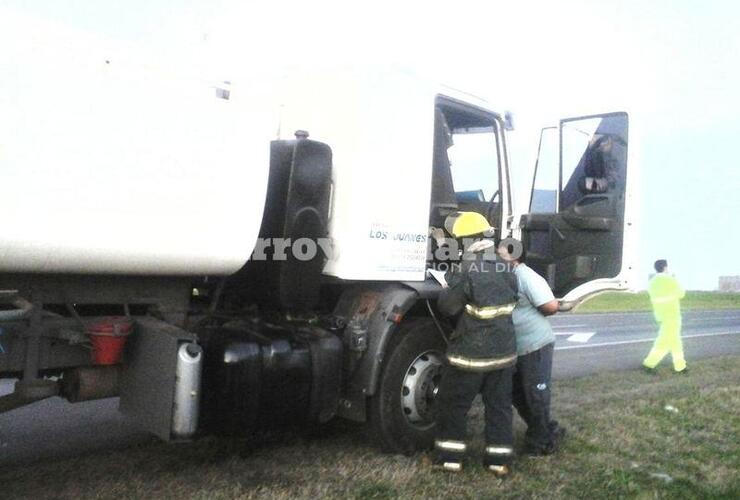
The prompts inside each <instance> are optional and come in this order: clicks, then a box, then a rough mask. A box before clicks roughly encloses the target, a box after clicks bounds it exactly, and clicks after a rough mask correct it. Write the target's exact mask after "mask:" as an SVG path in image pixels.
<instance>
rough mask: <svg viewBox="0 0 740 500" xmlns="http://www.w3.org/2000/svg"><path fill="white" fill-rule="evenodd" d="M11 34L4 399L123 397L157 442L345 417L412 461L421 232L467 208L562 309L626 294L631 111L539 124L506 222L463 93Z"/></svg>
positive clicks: (428, 426) (427, 317)
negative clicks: (512, 246)
mask: <svg viewBox="0 0 740 500" xmlns="http://www.w3.org/2000/svg"><path fill="white" fill-rule="evenodd" d="M29 36H30V38H31V41H30V42H29V43H27V44H18V43H13V41H10V40H2V38H1V37H2V35H0V41H1V42H2V46H3V50H2V53H0V75H2V77H0V210H2V213H3V214H5V217H4V219H3V228H2V231H0V346H1V347H2V348H1V349H0V377H2V378H14V379H17V382H16V384H15V392H14V393H13V394H10V395H7V396H4V397H2V398H0V411H12V410H13V409H14V408H17V407H18V406H21V405H25V404H30V403H33V402H35V401H38V400H40V399H44V398H48V397H52V396H63V397H66V398H67V399H69V400H70V401H73V402H76V401H84V400H88V399H95V398H102V397H110V396H120V408H121V411H123V412H124V413H126V414H128V415H130V416H131V417H132V418H134V419H136V420H137V421H138V422H139V423H140V424H141V425H142V426H143V427H144V428H146V429H147V430H149V431H151V432H152V433H154V434H156V435H158V436H160V437H162V438H163V439H167V440H170V439H188V438H191V437H192V436H193V435H194V434H196V432H198V431H199V429H200V431H199V432H209V431H214V430H215V431H219V432H221V431H223V432H250V431H251V430H253V429H255V428H258V427H260V426H264V425H275V424H284V423H285V424H288V423H294V422H305V423H314V424H321V423H324V422H327V421H328V420H330V419H332V418H334V417H343V418H346V419H349V420H353V421H356V422H366V423H369V428H370V429H371V430H372V432H373V433H374V434H375V436H376V439H377V440H378V441H379V442H380V443H382V445H383V447H384V448H385V449H388V450H393V451H409V450H413V449H416V448H419V447H423V446H426V445H428V444H429V443H430V440H431V438H432V434H433V431H434V425H433V418H432V415H433V413H434V395H435V392H436V384H437V381H438V376H439V367H440V364H441V360H442V356H441V353H442V351H443V350H444V347H445V338H446V334H447V332H448V331H449V324H448V323H447V322H446V320H445V319H444V318H441V317H439V316H438V315H437V314H436V308H435V298H436V296H437V294H438V293H439V291H440V289H441V287H440V285H439V284H438V283H437V281H435V280H434V279H433V278H432V277H430V275H429V274H428V273H427V270H428V269H429V268H431V267H436V268H438V269H444V266H445V265H448V264H449V262H447V261H445V259H446V258H445V257H443V256H440V255H438V254H437V253H436V252H432V251H431V249H432V247H431V243H430V242H429V241H428V234H429V230H430V227H442V226H443V222H444V219H445V217H446V216H447V215H449V214H451V213H453V212H456V211H476V212H479V213H481V214H484V215H485V216H486V217H487V218H488V220H489V221H490V223H491V224H492V225H493V226H494V227H495V228H496V233H497V234H496V238H498V239H502V238H507V237H510V236H513V237H517V238H521V239H522V241H523V245H524V247H525V249H526V252H527V262H528V263H529V265H530V266H531V267H533V268H534V269H536V270H537V271H538V272H540V273H541V274H542V275H543V276H545V277H546V279H547V280H548V281H549V283H550V284H551V286H552V287H553V289H554V290H555V292H556V294H557V295H558V296H559V297H562V302H561V303H562V308H563V309H567V308H569V307H572V306H573V305H575V304H576V303H578V302H579V301H580V300H582V299H583V298H584V297H586V296H589V295H592V294H594V293H598V292H600V291H603V290H619V289H626V288H628V287H629V286H630V282H629V277H630V274H631V269H632V263H631V262H630V261H629V259H628V257H629V253H630V252H629V248H630V247H631V246H632V243H631V241H632V240H631V238H632V236H631V234H632V232H633V230H634V226H633V224H632V222H633V215H632V214H631V212H630V203H629V200H630V194H629V193H630V189H628V184H630V183H633V180H632V179H633V178H634V162H633V161H632V159H631V155H632V153H631V150H629V149H628V148H627V143H628V115H627V113H624V112H618V113H608V114H603V115H593V116H587V117H582V118H577V119H568V120H563V121H561V122H560V124H559V126H558V127H555V128H553V129H551V130H550V132H554V136H555V137H556V138H557V141H556V143H555V147H556V149H559V154H558V155H557V158H556V160H557V161H554V162H550V163H547V164H546V162H545V161H544V159H543V160H542V161H540V162H538V166H537V168H536V169H535V170H536V173H535V179H534V181H533V189H532V200H531V203H530V209H531V213H526V214H521V215H519V214H517V215H516V216H515V213H514V211H513V201H512V195H513V193H512V189H511V182H510V177H509V175H510V173H509V171H510V166H509V160H508V154H507V144H506V130H505V129H506V123H505V120H504V117H502V115H500V114H498V113H496V112H495V111H493V110H492V109H491V108H490V107H489V106H488V105H487V104H486V103H485V102H483V101H481V100H479V99H477V98H474V97H472V96H470V95H467V94H463V93H461V92H458V91H454V90H452V89H449V88H444V87H438V86H435V85H430V84H428V83H427V82H423V81H421V80H419V79H417V78H415V77H413V76H411V75H408V74H405V73H403V72H398V71H390V70H389V71H370V70H337V71H334V70H322V71H297V72H295V73H293V74H286V73H281V74H280V75H279V76H278V75H277V74H271V73H270V72H267V71H266V72H259V73H255V74H253V75H250V74H249V73H248V72H246V76H245V75H244V74H243V75H242V77H235V78H233V79H229V80H225V79H220V80H218V81H206V80H202V79H196V78H191V77H188V76H183V75H179V74H176V73H173V72H169V71H163V70H158V69H157V68H156V67H155V66H146V65H142V64H140V63H139V62H138V61H135V60H134V61H132V59H131V58H130V57H129V58H127V54H126V53H125V52H121V51H113V50H109V49H107V48H105V47H103V46H99V45H95V44H90V43H88V42H87V41H85V40H82V39H75V38H74V37H72V36H71V35H70V34H68V33H64V34H63V35H60V36H59V37H58V38H56V39H55V38H54V37H53V36H47V37H46V38H44V40H45V41H46V42H48V43H42V42H41V39H40V38H39V39H37V38H36V33H30V34H29ZM16 41H17V40H16ZM304 62H305V61H304ZM629 135H632V134H629ZM543 137H545V136H543ZM545 140H546V139H545ZM541 144H544V143H543V142H542V141H541ZM628 159H629V161H628ZM628 165H629V167H630V175H629V177H628V176H627V166H628ZM250 256H251V257H252V258H251V259H250ZM447 257H450V256H447ZM452 258H453V259H454V258H456V256H453V257H452ZM121 324H125V325H126V327H125V329H121V328H119V327H118V325H121ZM101 325H103V326H102V327H101ZM96 329H97V330H96ZM129 329H130V332H129ZM124 330H125V331H124ZM91 332H92V333H95V332H97V334H99V335H103V336H105V334H106V333H107V334H109V335H110V336H111V337H115V336H116V335H123V334H125V333H128V336H127V337H126V339H127V340H126V342H125V349H124V351H123V353H122V354H121V355H120V356H115V355H114V357H113V359H107V360H104V359H102V358H101V357H100V353H99V352H97V353H96V352H95V351H96V350H99V349H102V348H101V347H100V345H96V346H95V348H94V349H93V352H92V353H91V347H90V339H91V336H90V333H91ZM98 340H99V339H98ZM107 340H110V339H107Z"/></svg>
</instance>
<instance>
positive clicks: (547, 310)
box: [537, 299, 558, 316]
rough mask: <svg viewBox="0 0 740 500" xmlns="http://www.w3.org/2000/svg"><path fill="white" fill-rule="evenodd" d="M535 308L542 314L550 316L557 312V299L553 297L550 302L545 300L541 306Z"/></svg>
mask: <svg viewBox="0 0 740 500" xmlns="http://www.w3.org/2000/svg"><path fill="white" fill-rule="evenodd" d="M537 310H538V311H539V312H541V313H542V315H543V316H552V315H553V314H555V313H556V312H558V301H557V299H553V300H551V301H550V302H545V303H544V304H542V305H541V306H537Z"/></svg>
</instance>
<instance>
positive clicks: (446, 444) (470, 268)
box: [433, 212, 517, 477]
mask: <svg viewBox="0 0 740 500" xmlns="http://www.w3.org/2000/svg"><path fill="white" fill-rule="evenodd" d="M445 228H446V229H447V231H448V232H449V233H450V234H452V235H453V236H454V237H455V238H458V239H460V238H470V239H469V240H466V241H467V242H472V243H471V244H470V245H469V246H468V247H467V248H466V249H465V253H463V256H462V260H461V262H460V264H459V267H457V268H455V266H453V269H452V270H451V271H450V272H448V274H447V282H448V286H447V288H445V289H444V290H443V291H442V293H441V295H440V297H439V301H438V306H439V309H440V311H441V312H442V313H443V314H445V315H447V316H459V317H458V319H457V325H456V328H455V331H454V332H453V334H452V336H451V338H450V343H449V345H448V348H447V353H446V363H445V365H444V366H443V368H442V378H441V381H440V385H439V392H438V395H437V397H438V401H439V413H438V418H437V436H436V439H435V442H434V458H433V463H434V465H435V466H436V467H437V468H440V469H443V470H449V471H460V470H462V466H463V458H464V456H465V452H466V450H467V445H466V443H465V421H466V414H467V412H468V410H469V409H470V406H471V404H472V403H473V399H474V398H475V396H476V395H478V394H479V393H480V394H481V395H482V397H483V403H484V405H485V437H486V449H485V455H484V459H483V464H484V466H485V467H486V469H488V470H490V471H492V472H493V473H494V474H496V475H497V476H499V477H501V476H505V475H507V474H509V472H510V469H509V464H510V462H511V459H512V456H513V433H512V409H511V383H512V371H513V367H514V365H515V363H516V359H517V354H516V340H515V338H514V326H513V323H512V320H511V312H512V311H513V310H514V306H515V305H516V301H517V285H516V277H515V276H514V274H513V272H511V271H510V269H509V267H508V265H507V264H506V263H503V262H501V261H497V260H496V249H495V244H494V242H493V240H492V239H490V238H489V237H487V236H490V235H492V229H493V228H491V226H490V225H489V224H488V222H487V221H486V219H485V218H484V217H483V216H482V215H480V214H478V213H474V212H457V213H455V214H453V215H451V216H449V217H448V218H447V220H446V221H445Z"/></svg>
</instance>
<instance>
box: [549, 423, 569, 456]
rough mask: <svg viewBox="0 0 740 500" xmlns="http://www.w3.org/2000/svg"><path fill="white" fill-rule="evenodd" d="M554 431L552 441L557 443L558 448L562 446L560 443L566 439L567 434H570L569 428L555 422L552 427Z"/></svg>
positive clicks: (556, 447)
mask: <svg viewBox="0 0 740 500" xmlns="http://www.w3.org/2000/svg"><path fill="white" fill-rule="evenodd" d="M551 432H552V441H553V443H554V444H555V449H556V450H557V449H558V448H560V445H561V444H562V443H563V441H564V440H565V436H566V434H568V430H567V429H566V428H565V427H562V426H560V425H558V424H557V422H555V426H554V427H551Z"/></svg>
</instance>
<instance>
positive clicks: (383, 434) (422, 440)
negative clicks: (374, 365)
mask: <svg viewBox="0 0 740 500" xmlns="http://www.w3.org/2000/svg"><path fill="white" fill-rule="evenodd" d="M445 347H446V345H445V341H444V339H443V338H442V336H441V334H440V333H439V331H438V330H437V327H436V325H435V324H434V322H433V321H432V320H431V318H415V319H410V320H408V321H406V322H404V323H402V324H401V325H400V326H399V328H398V330H397V331H396V332H394V333H393V336H392V337H391V340H390V342H389V345H388V347H387V348H386V353H385V356H384V362H383V369H382V372H381V375H380V379H379V380H378V387H377V390H376V393H375V395H374V396H373V397H372V398H371V399H370V405H369V406H370V407H369V410H370V414H369V421H370V426H369V430H370V433H371V436H370V437H371V439H372V440H373V441H375V442H379V443H380V445H381V448H382V450H383V451H386V452H391V453H404V454H411V453H414V452H415V451H418V450H422V449H428V448H430V447H431V446H432V444H433V442H434V432H435V424H434V415H435V408H434V405H433V396H431V394H429V396H430V397H431V400H429V404H428V405H427V404H426V400H428V399H429V398H426V397H422V399H423V400H425V401H422V402H421V403H420V404H419V405H418V406H414V408H413V409H414V410H420V409H425V410H426V411H424V412H420V413H414V414H413V415H414V417H415V418H416V419H417V420H416V421H415V422H413V421H412V419H410V418H409V414H411V413H412V412H410V411H409V407H408V406H407V405H406V404H405V403H404V395H405V396H406V398H405V399H406V402H408V399H409V396H408V394H409V391H408V388H404V381H408V380H409V376H408V374H409V373H416V371H415V370H414V371H410V368H412V365H413V366H423V367H424V368H423V372H424V374H425V380H427V381H429V382H432V381H433V383H434V385H435V386H436V383H437V382H438V380H439V366H441V361H442V359H443V355H444V351H445ZM425 356H426V358H427V359H426V360H425V359H424V357H425ZM434 364H436V365H437V366H438V368H437V369H436V374H435V373H434V372H433V370H434V368H433V367H432V365H434ZM415 382H416V383H415V384H414V387H417V388H421V387H425V391H426V393H428V392H430V391H432V388H431V386H429V385H424V384H423V383H422V381H420V380H417V381H415ZM417 393H418V394H419V395H420V397H421V395H422V394H426V393H425V392H424V391H422V390H417V391H416V392H415V394H417ZM433 393H434V394H436V391H433ZM420 417H424V418H423V420H421V421H419V420H418V418H420Z"/></svg>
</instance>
